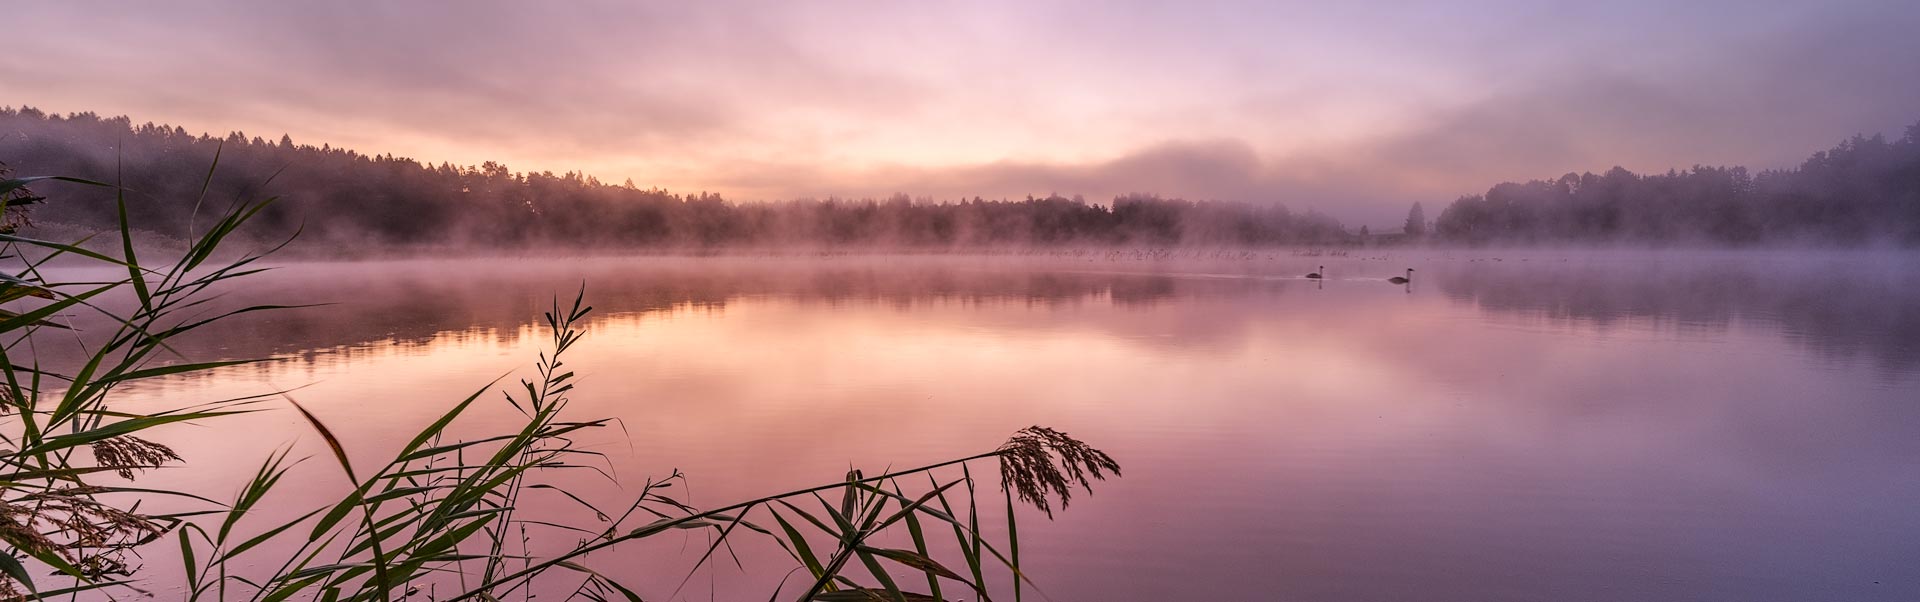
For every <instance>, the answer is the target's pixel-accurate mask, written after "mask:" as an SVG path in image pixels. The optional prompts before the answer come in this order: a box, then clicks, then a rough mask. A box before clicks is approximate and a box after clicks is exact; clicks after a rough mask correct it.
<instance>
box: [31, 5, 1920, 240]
mask: <svg viewBox="0 0 1920 602" xmlns="http://www.w3.org/2000/svg"><path fill="white" fill-rule="evenodd" d="M1736 9H1737V10H1736ZM99 12H101V11H100V10H98V7H77V6H71V5H61V4H51V3H48V4H28V5H26V6H21V7H11V8H10V9H9V17H10V18H13V19H15V20H16V21H17V22H20V23H27V24H30V26H26V27H20V28H17V29H16V30H15V32H14V36H15V37H14V38H13V39H12V41H13V43H14V44H15V45H16V46H18V47H21V48H31V49H32V52H13V53H0V89H4V90H6V91H7V93H8V97H7V98H0V103H5V104H34V105H38V106H41V107H43V108H46V109H50V110H57V111H95V112H100V113H106V114H121V113H124V114H128V115H131V116H133V117H134V119H136V120H139V121H146V120H153V121H161V122H170V123H174V124H178V125H182V126H185V127H187V128H188V129H189V130H204V131H210V132H213V133H215V134H220V133H224V132H227V131H231V130H245V131H246V132H247V133H249V134H251V135H260V136H263V137H277V136H278V135H279V134H280V133H283V132H284V133H290V134H292V136H293V138H294V139H295V140H296V141H299V142H302V143H321V142H326V143H331V144H333V145H335V146H347V147H351V148H356V149H359V150H362V151H364V152H369V153H389V152H391V153H395V154H399V155H403V156H411V157H415V158H418V159H422V160H428V161H434V162H438V161H443V160H444V161H452V162H455V163H462V164H470V163H477V162H480V161H484V160H498V161H503V162H506V163H508V164H509V165H511V166H513V167H515V168H517V169H533V170H552V171H566V170H584V171H587V172H589V173H593V174H596V175H598V176H600V177H601V178H602V179H603V180H609V181H620V180H623V179H626V178H629V177H630V178H632V179H633V180H634V181H635V182H637V183H639V184H641V185H660V186H665V187H669V188H673V189H680V190H710V191H716V192H721V193H723V194H726V195H728V196H730V197H734V198H740V199H776V198H788V197H799V196H814V197H823V196H830V195H840V196H866V195H884V194H890V193H893V192H907V193H909V194H913V195H916V196H932V197H935V198H954V197H960V196H966V197H972V196H975V195H979V196H989V197H1020V196H1024V195H1026V194H1035V195H1041V194H1047V193H1052V192H1058V193H1062V194H1076V193H1078V194H1084V195H1087V196H1088V197H1089V198H1093V199H1104V198H1107V197H1110V196H1112V195H1115V194H1121V193H1126V192H1156V193H1160V194H1163V195H1168V196H1181V197H1187V198H1217V199H1237V200H1248V201H1278V202H1285V203H1287V204H1289V205H1291V206H1294V207H1295V208H1307V207H1314V208H1319V209H1321V210H1324V211H1327V212H1329V213H1332V214H1334V215H1336V216H1338V217H1341V218H1343V219H1346V220H1348V221H1349V222H1351V223H1376V224H1390V223H1393V222H1394V221H1396V220H1397V219H1398V217H1399V216H1400V214H1401V213H1402V212H1404V210H1405V207H1406V205H1407V204H1409V203H1411V202H1413V201H1428V202H1430V203H1431V202H1434V201H1444V200H1447V199H1451V198H1453V197H1455V196H1458V195H1461V194H1470V193H1474V192H1478V191H1482V190H1484V189H1485V188H1486V187H1487V186H1488V185H1490V184H1492V183H1494V182H1497V181H1500V180H1511V179H1525V178H1535V177H1553V176H1556V175H1559V174H1560V173H1564V172H1566V171H1574V170H1596V171H1597V170H1604V169H1606V168H1608V167H1611V166H1613V165H1616V164H1618V165H1622V166H1625V167H1628V168H1631V169H1636V170H1664V169H1666V168H1669V167H1679V168H1684V167H1687V166H1690V165H1692V164H1695V163H1705V164H1748V165H1753V166H1757V167H1773V166H1784V165H1790V164H1792V163H1794V162H1796V161H1797V160H1798V159H1799V158H1800V157H1803V156H1805V155H1806V154H1807V153H1808V152H1811V151H1813V150H1817V149H1819V148H1822V147H1825V146H1829V145H1831V144H1832V143H1833V142H1834V141H1836V140H1838V139H1839V138H1841V137H1843V136H1846V135H1850V134H1853V133H1856V132H1869V133H1871V132H1886V131H1897V130H1898V128H1900V127H1901V126H1904V125H1905V124H1908V123H1912V122H1913V121H1915V120H1916V119H1920V109H1916V107H1920V78H1914V77H1912V75H1911V73H1909V72H1910V71H1911V69H1912V65H1913V64H1914V61H1915V60H1916V57H1920V37H1915V36H1912V35H1910V33H1911V32H1913V31H1917V30H1920V5H1914V4H1911V3H1891V2H1878V1H1875V0H1854V1H1847V2H1834V3H1823V4H1819V5H1792V4H1779V5H1763V4H1748V3H1742V4H1738V5H1725V4H1720V5H1715V4H1710V3H1687V4H1685V5H1684V6H1676V5H1671V4H1670V3H1664V2H1651V1H1648V2H1634V1H1626V2H1621V3H1612V4H1608V5H1605V6H1598V5H1593V6H1589V5H1578V4H1558V3H1538V2H1519V1H1509V0H1482V1H1477V2H1468V3H1450V4H1448V5H1446V6H1444V7H1427V6H1406V5H1393V4H1376V3H1349V5H1341V6H1314V7H1299V6H1285V5H1280V4H1276V3H1237V2H1217V3H1209V4H1206V5H1205V6H1197V7H1189V6H1187V5H1180V6H1178V7H1175V6H1172V5H1156V4H1152V3H1147V4H1141V5H1137V6H1133V5H1128V6H1120V5H1112V4H1104V3H1103V4H1073V3H1063V4H1049V5H1046V6H1034V5H1031V4H1029V3H1011V2H1009V3H998V2H991V1H983V2H978V3H967V4H959V5H932V4H925V3H912V4H903V5H880V6H874V5H855V4H836V3H825V4H817V5H809V6H805V7H801V6H795V5H792V4H789V3H776V2H751V1H739V2H731V1H729V2H714V3H666V4H634V3H616V2H585V3H570V4H567V5H566V6H565V7H564V9H556V8H555V7H552V6H548V5H540V4H529V3H514V2H504V1H497V2H463V3H458V4H430V3H308V4H300V5H291V4H260V3H227V2H210V1H199V2H180V3H167V4H165V5H152V4H146V3H128V4H121V5H117V6H112V7H111V12H114V13H117V14H116V15H115V17H116V18H112V19H101V18H99V16H98V14H97V13H99Z"/></svg>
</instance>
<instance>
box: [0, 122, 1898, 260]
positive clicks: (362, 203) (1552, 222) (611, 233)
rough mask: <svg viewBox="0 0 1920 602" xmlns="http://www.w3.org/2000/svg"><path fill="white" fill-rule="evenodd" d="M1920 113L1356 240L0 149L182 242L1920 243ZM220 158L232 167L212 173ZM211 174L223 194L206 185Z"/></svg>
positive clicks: (105, 151)
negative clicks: (99, 183) (1919, 118)
mask: <svg viewBox="0 0 1920 602" xmlns="http://www.w3.org/2000/svg"><path fill="white" fill-rule="evenodd" d="M1917 137H1920V124H1917V125H1915V126H1914V127H1912V128H1909V129H1908V130H1907V132H1906V135H1905V136H1904V137H1902V138H1900V139H1899V140H1895V141H1888V140H1887V139H1886V138H1885V137H1883V136H1878V135H1876V136H1871V137H1867V136H1856V137H1854V138H1852V139H1849V140H1847V141H1845V142H1843V143H1841V144H1840V145H1839V146H1837V147H1835V148H1833V149H1832V150H1827V151H1822V152H1819V153H1815V154H1814V155H1813V156H1812V157H1811V158H1809V159H1807V161H1806V162H1804V163H1803V164H1801V165H1800V166H1799V167H1797V168H1793V169H1782V170H1768V171H1762V172H1759V173H1758V174H1754V173H1750V172H1749V171H1748V170H1747V169H1746V168H1743V167H1703V166H1702V167H1694V168H1692V169H1689V170H1687V171H1669V172H1667V173H1664V174H1653V175H1640V174H1635V173H1633V172H1630V171H1627V170H1625V169H1622V168H1618V167H1616V168H1614V169H1612V170H1608V171H1607V172H1606V173H1603V174H1594V173H1581V174H1572V173H1569V174H1566V175H1564V176H1561V177H1559V178H1557V179H1552V180H1534V181H1529V182H1524V183H1513V182H1507V183H1501V184H1499V185H1496V186H1494V187H1493V188H1492V189H1490V190H1488V191H1487V192H1486V194H1482V195H1473V196H1467V197H1462V198H1460V199H1458V200H1456V201H1454V202H1453V203H1452V204H1450V205H1448V206H1447V207H1446V208H1445V209H1444V210H1443V211H1441V212H1440V215H1439V217H1438V218H1437V219H1434V220H1433V221H1432V222H1431V223H1429V222H1428V221H1427V220H1428V218H1427V214H1426V212H1425V211H1424V210H1423V209H1422V208H1421V207H1420V205H1419V204H1418V203H1416V204H1415V205H1414V207H1413V208H1412V210H1411V211H1409V212H1408V215H1407V220H1406V223H1405V224H1404V226H1403V229H1402V231H1401V232H1400V233H1391V232H1387V233H1381V232H1370V233H1369V234H1371V235H1370V236H1357V235H1354V234H1351V233H1349V232H1348V231H1347V229H1346V228H1345V227H1344V226H1343V225H1342V224H1341V223H1340V222H1339V221H1337V220H1335V219H1333V218H1331V217H1328V216H1326V215H1323V214H1320V213H1317V212H1313V211H1306V212H1295V211H1292V210H1289V209H1288V208H1287V207H1286V206H1284V205H1281V204H1279V203H1252V202H1234V201H1189V200H1183V199H1178V198H1162V197H1160V196H1156V195H1152V194H1129V195H1122V196H1120V197H1117V198H1114V199H1112V201H1111V202H1109V203H1106V204H1097V203H1092V202H1088V201H1087V200H1085V199H1083V198H1080V197H1078V196H1074V197H1065V196H1060V195H1048V196H1045V197H1038V198H1036V197H1032V196H1029V197H1027V198H1024V199H1016V200H1004V199H1003V200H988V199H982V198H979V197H974V198H971V199H962V200H944V201H935V200H934V199H929V198H913V197H910V196H908V195H906V194H896V195H894V196H892V197H889V198H886V199H840V198H829V199H824V200H821V199H798V200H788V201H777V202H765V203H762V202H744V203H742V202H734V201H730V200H727V199H723V198H721V197H720V196H719V195H717V194H709V193H704V192H702V193H696V194H681V193H673V192H669V191H666V190H662V189H658V188H640V187H637V186H635V185H634V184H633V183H632V182H631V181H627V182H624V183H621V184H610V183H606V182H602V181H600V180H599V179H597V178H595V177H593V176H590V175H586V174H583V173H578V172H567V173H563V174H558V175H556V174H554V173H552V172H537V173H536V172H526V173H521V172H515V171H512V170H510V169H509V168H508V167H507V166H505V165H501V164H498V163H494V162H491V161H489V162H486V163H482V164H480V165H478V166H465V167H461V166H455V165H452V164H449V163H444V162H443V163H440V164H438V165H433V164H428V163H422V162H419V161H416V160H413V159H410V158H405V157H396V156H393V155H390V154H389V155H363V154H360V153H358V152H355V151H352V150H347V149H342V148H333V147H331V146H327V145H321V146H318V147H316V146H312V145H302V144H297V143H295V142H294V141H293V140H292V139H291V138H289V137H287V136H281V137H280V138H279V140H278V141H269V140H266V139H262V138H260V137H258V136H255V137H248V136H246V135H245V134H243V133H240V132H233V133H231V134H228V135H227V136H226V137H225V138H214V137H211V136H207V135H204V134H200V135H195V134H192V133H189V132H187V131H186V130H185V129H183V128H180V127H174V126H166V125H155V124H152V123H147V124H142V125H134V124H133V122H132V120H130V119H128V118H126V117H110V118H103V117H100V116H98V115H95V114H93V113H74V114H69V115H66V116H61V115H54V114H48V113H45V112H42V111H40V110H37V109H33V108H20V109H11V108H0V160H7V161H11V162H12V163H13V164H14V166H15V167H17V168H20V169H23V170H25V171H26V172H30V173H64V174H76V175H78V176H80V177H86V178H91V179H96V180H112V179H116V178H117V179H118V180H119V181H122V182H125V183H126V186H127V187H128V188H130V189H132V190H133V191H134V192H133V193H132V194H131V197H130V201H131V202H129V204H128V213H129V218H130V219H131V220H132V221H133V222H134V223H138V224H141V225H142V226H144V227H146V228H148V229H151V230H153V231H155V232H159V233H163V234H166V235H168V236H176V237H177V236H183V235H185V234H186V233H188V232H190V229H189V228H188V222H189V221H191V220H192V219H193V216H194V215H195V214H196V213H203V212H204V211H203V210H204V205H205V203H207V202H208V200H209V199H213V200H216V201H217V200H219V199H228V198H238V197H241V196H245V195H247V194H251V193H256V192H263V191H264V192H271V193H277V194H281V195H283V196H286V197H288V198H289V201H290V202H287V203H282V204H279V205H276V206H274V207H272V208H270V209H268V210H266V211H265V212H263V213H262V214H261V216H260V217H259V220H258V222H259V223H258V228H257V229H256V230H255V232H254V234H257V235H260V236H263V237H269V238H272V237H284V236H285V235H287V234H290V233H292V232H294V231H295V230H296V229H300V228H304V229H305V231H306V233H307V234H306V238H307V239H309V240H316V241H317V242H311V243H309V244H308V245H307V246H308V247H309V248H310V249H329V250H349V251H353V250H366V251H372V250H378V249H383V248H390V247H403V246H433V245H455V244H483V245H486V246H488V247H491V248H506V249H531V248H552V247H562V248H588V247H612V248H631V249H650V248H672V249H713V248H750V247H832V246H866V247H892V248H909V249H948V248H978V247H986V246H996V245H1015V246H1018V245H1024V246H1058V245H1130V246H1176V245H1222V246H1262V245H1288V244H1310V245H1324V244H1348V243H1357V242H1378V243H1386V244H1396V243H1407V242H1417V241H1427V242H1434V243H1443V244H1447V243H1452V244H1483V243H1516V244H1525V243H1569V242H1571V243H1708V244H1732V245H1746V244H1760V243H1775V242H1790V243H1814V244H1839V245H1851V244H1864V243H1869V242H1883V241H1884V242H1894V243H1900V244H1915V243H1920V140H1917V139H1916V138H1917ZM216 155H218V156H219V157H220V162H221V164H222V165H223V166H224V167H223V169H222V171H221V173H215V174H212V177H211V179H210V180H208V179H207V177H206V176H207V174H206V173H205V171H204V166H205V165H208V164H209V163H211V162H212V161H213V160H214V157H215V156H216ZM203 184H205V185H206V186H205V190H206V191H207V193H206V195H204V196H203V195H202V194H201V191H202V189H203V187H202V185H203ZM88 200H89V199H84V198H82V199H76V202H71V203H64V204H62V205H60V206H58V207H49V208H46V209H44V213H43V214H42V215H41V218H42V219H44V220H45V221H47V222H50V223H70V224H77V225H81V226H86V227H102V226H107V225H111V224H114V223H116V216H115V215H114V214H113V213H112V211H113V209H112V204H111V203H107V202H86V201H88Z"/></svg>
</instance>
